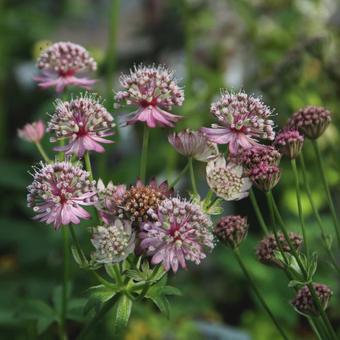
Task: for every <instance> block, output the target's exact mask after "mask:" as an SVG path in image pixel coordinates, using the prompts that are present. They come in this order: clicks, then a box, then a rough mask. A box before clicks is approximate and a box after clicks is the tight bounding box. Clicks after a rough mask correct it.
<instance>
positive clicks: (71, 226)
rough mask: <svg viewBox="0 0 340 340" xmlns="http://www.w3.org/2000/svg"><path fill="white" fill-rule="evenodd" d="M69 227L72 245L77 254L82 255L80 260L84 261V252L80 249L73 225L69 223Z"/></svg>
mask: <svg viewBox="0 0 340 340" xmlns="http://www.w3.org/2000/svg"><path fill="white" fill-rule="evenodd" d="M69 227H70V231H71V237H72V241H73V243H74V245H75V247H76V249H77V252H78V254H79V256H81V257H82V260H83V261H85V262H86V261H87V259H86V257H85V255H84V253H83V251H82V249H81V246H80V243H79V240H78V238H77V234H76V232H75V231H74V228H73V225H72V224H70V225H69Z"/></svg>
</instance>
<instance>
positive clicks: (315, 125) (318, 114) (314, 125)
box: [288, 106, 331, 139]
mask: <svg viewBox="0 0 340 340" xmlns="http://www.w3.org/2000/svg"><path fill="white" fill-rule="evenodd" d="M330 122H331V113H330V111H328V110H327V109H325V108H324V107H321V106H307V107H304V108H302V109H300V110H298V111H297V112H295V113H294V114H293V116H292V117H291V118H290V119H289V121H288V127H289V128H292V129H296V130H299V131H300V132H301V133H302V134H303V135H304V136H305V137H307V138H309V139H317V138H319V137H320V136H321V135H322V134H323V133H324V132H325V130H326V128H327V126H328V125H329V123H330Z"/></svg>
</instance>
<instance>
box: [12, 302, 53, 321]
mask: <svg viewBox="0 0 340 340" xmlns="http://www.w3.org/2000/svg"><path fill="white" fill-rule="evenodd" d="M17 315H18V316H19V317H21V318H23V319H27V320H35V319H39V318H40V317H45V318H46V317H49V318H54V319H56V318H57V314H56V312H55V311H54V310H53V309H52V308H51V307H50V306H49V305H48V304H47V303H45V302H44V301H42V300H33V299H32V300H26V301H25V302H24V304H23V305H22V306H21V308H20V309H19V310H18V312H17Z"/></svg>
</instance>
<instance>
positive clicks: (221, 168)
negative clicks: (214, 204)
mask: <svg viewBox="0 0 340 340" xmlns="http://www.w3.org/2000/svg"><path fill="white" fill-rule="evenodd" d="M206 176H207V182H208V185H209V187H210V189H211V190H212V191H213V192H214V193H215V194H216V195H217V196H219V197H221V198H223V199H224V200H226V201H238V200H240V199H242V198H245V197H247V196H248V193H249V189H250V188H251V185H252V183H251V181H250V179H249V178H248V177H246V176H245V175H244V169H243V167H242V166H241V165H238V164H235V163H233V162H229V163H228V164H227V163H226V160H225V158H224V157H223V156H220V157H218V158H217V159H216V160H213V161H210V162H208V164H207V168H206Z"/></svg>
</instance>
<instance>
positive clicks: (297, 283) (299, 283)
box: [288, 280, 304, 288]
mask: <svg viewBox="0 0 340 340" xmlns="http://www.w3.org/2000/svg"><path fill="white" fill-rule="evenodd" d="M303 285H304V282H301V281H297V280H291V281H289V283H288V287H289V288H294V287H297V286H303Z"/></svg>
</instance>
